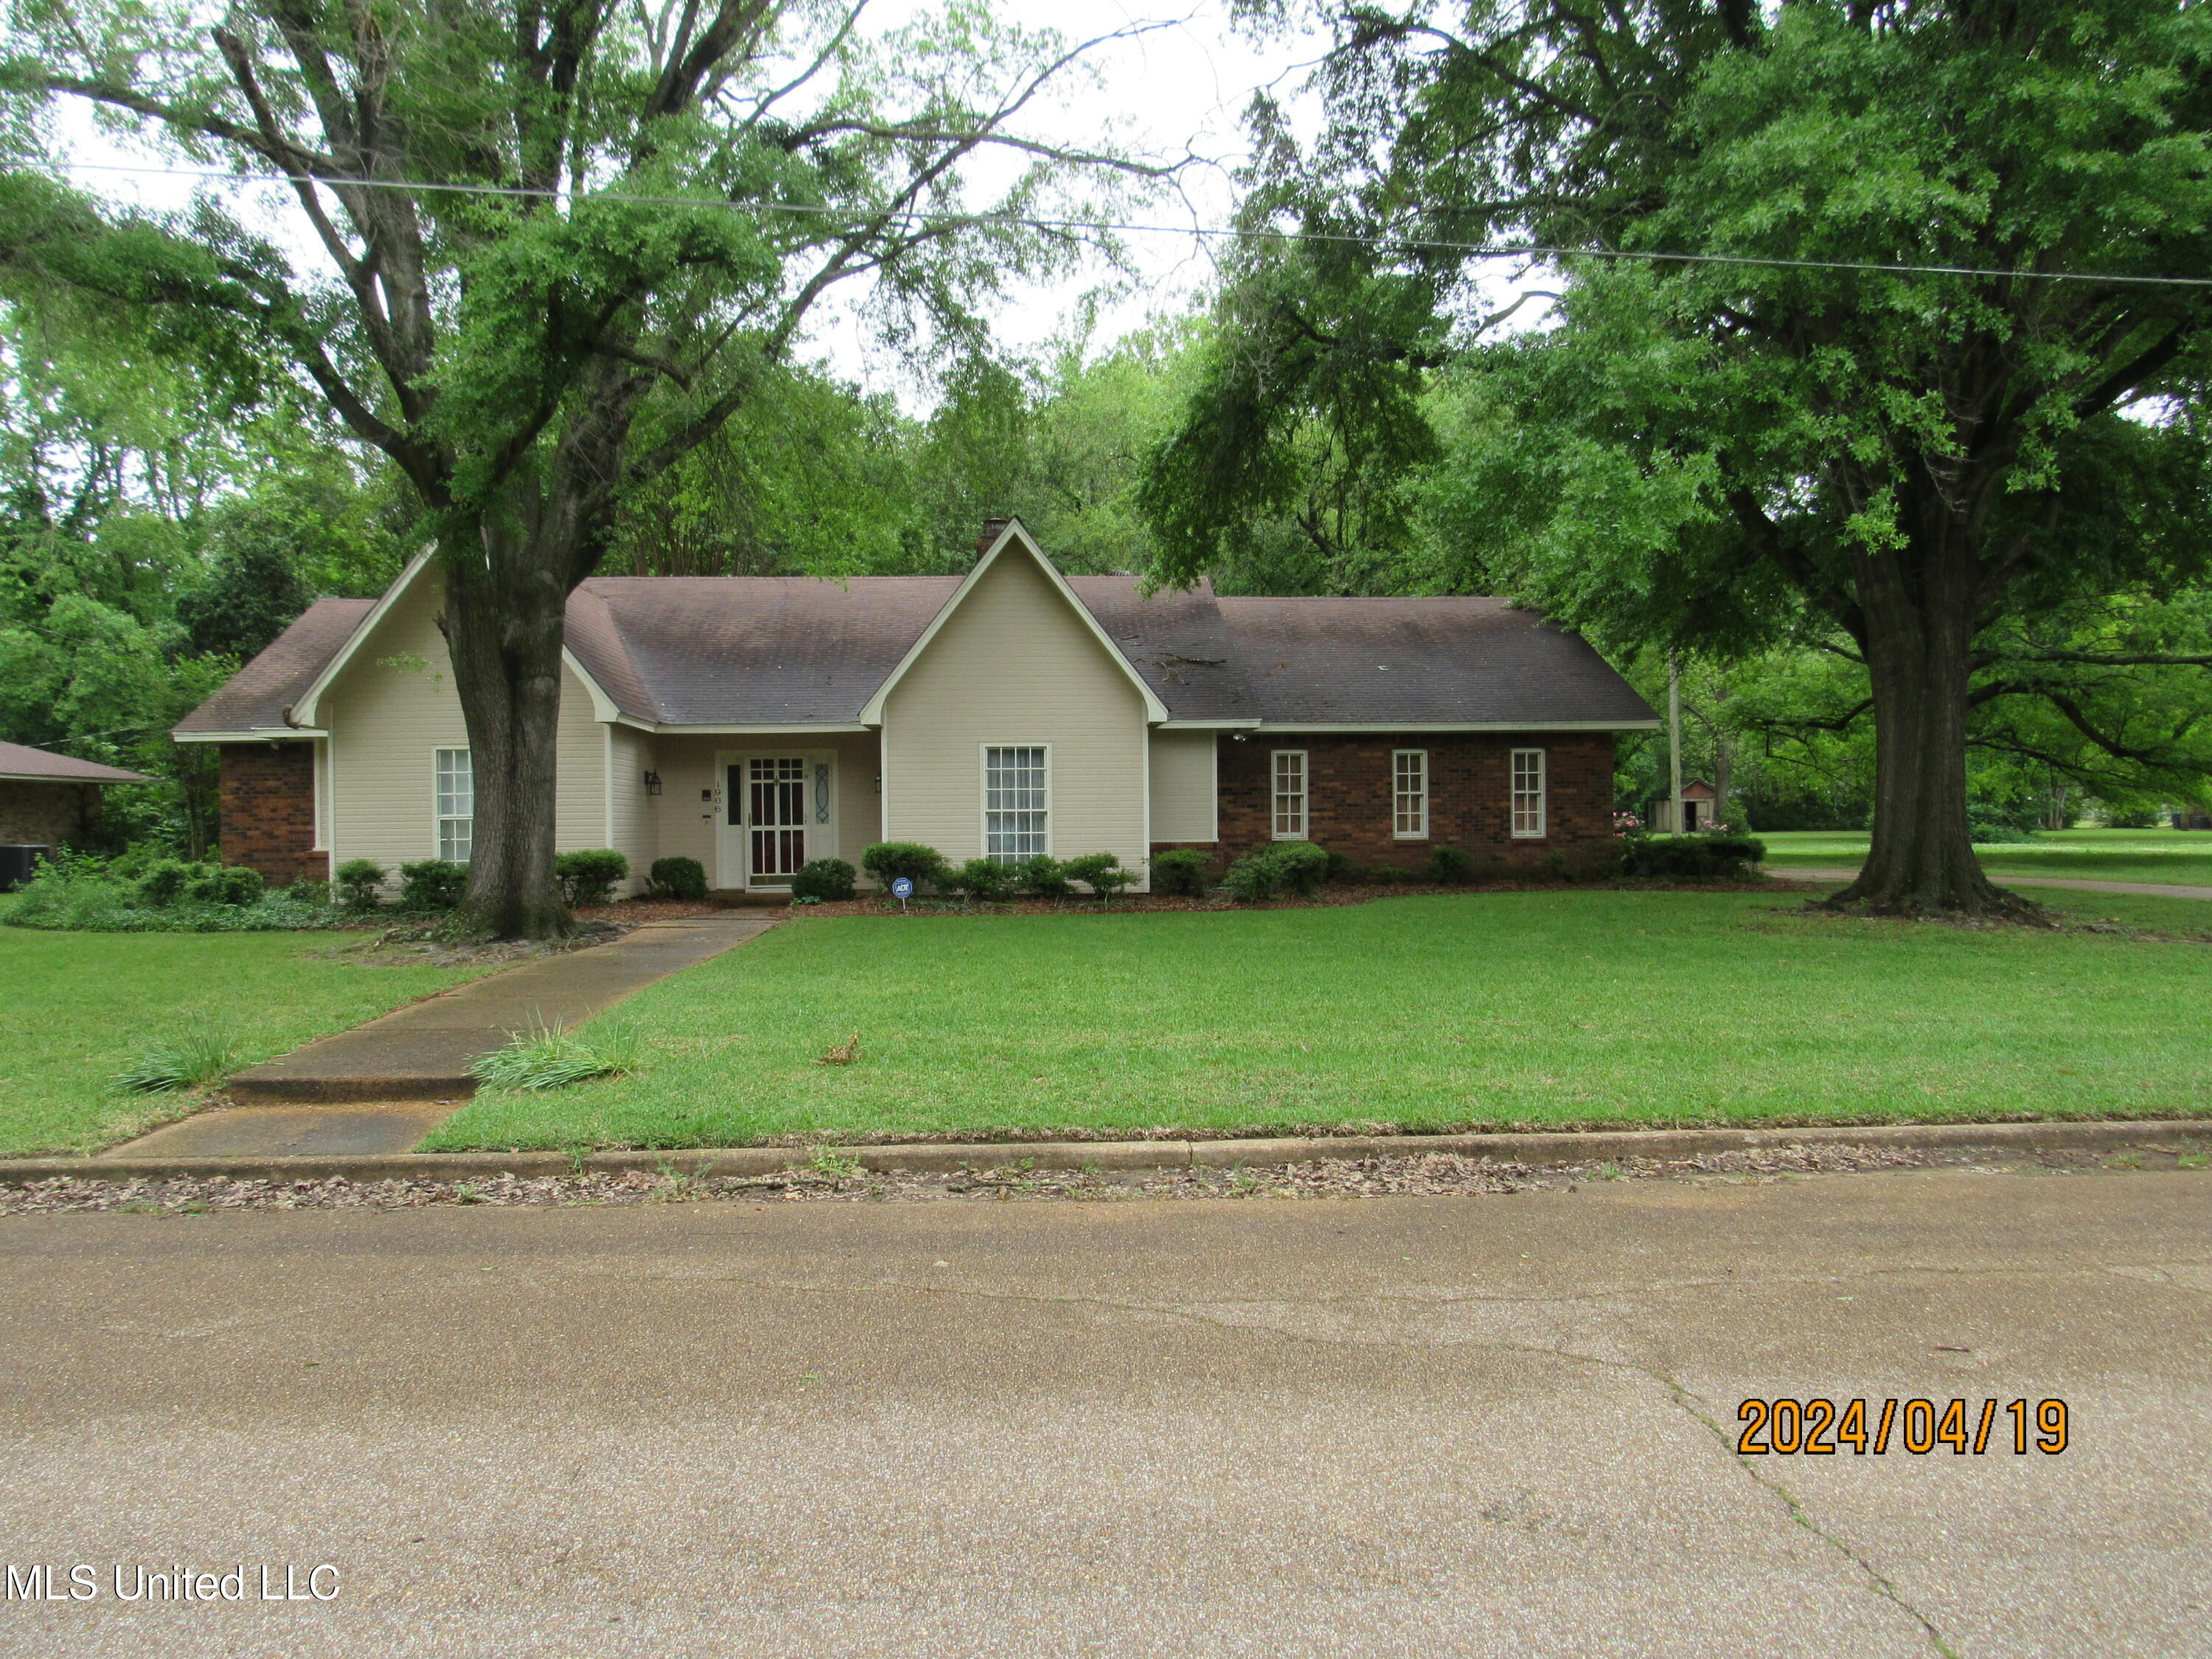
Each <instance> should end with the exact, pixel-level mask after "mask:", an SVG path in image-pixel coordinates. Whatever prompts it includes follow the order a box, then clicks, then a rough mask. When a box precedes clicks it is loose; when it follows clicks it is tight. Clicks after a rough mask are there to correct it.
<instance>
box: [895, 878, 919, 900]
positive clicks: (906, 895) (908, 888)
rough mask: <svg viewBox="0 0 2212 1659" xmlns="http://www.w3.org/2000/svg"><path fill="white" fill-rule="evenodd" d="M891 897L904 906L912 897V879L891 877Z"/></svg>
mask: <svg viewBox="0 0 2212 1659" xmlns="http://www.w3.org/2000/svg"><path fill="white" fill-rule="evenodd" d="M891 896H892V897H893V898H895V899H896V900H897V901H898V902H900V903H901V904H904V903H905V902H907V901H908V899H910V898H912V897H913V896H914V878H913V877H911V876H894V877H892V878H891Z"/></svg>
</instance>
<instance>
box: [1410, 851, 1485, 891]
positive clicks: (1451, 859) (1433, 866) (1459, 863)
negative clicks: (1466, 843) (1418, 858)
mask: <svg viewBox="0 0 2212 1659" xmlns="http://www.w3.org/2000/svg"><path fill="white" fill-rule="evenodd" d="M1421 878H1422V879H1423V880H1424V881H1432V882H1436V883H1437V884H1440V885H1442V886H1446V887H1456V886H1459V885H1460V884H1462V883H1463V882H1469V881H1473V880H1474V854H1472V853H1469V852H1468V850H1467V848H1464V847H1438V848H1433V849H1432V850H1431V852H1430V854H1429V856H1428V857H1427V859H1426V860H1424V861H1423V863H1422V865H1421Z"/></svg>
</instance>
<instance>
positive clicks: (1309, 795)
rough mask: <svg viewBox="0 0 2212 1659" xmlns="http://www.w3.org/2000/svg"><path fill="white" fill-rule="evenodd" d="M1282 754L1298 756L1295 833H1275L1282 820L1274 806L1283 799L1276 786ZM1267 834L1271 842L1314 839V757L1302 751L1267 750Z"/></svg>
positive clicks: (1281, 830)
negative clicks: (1279, 821) (1278, 822)
mask: <svg viewBox="0 0 2212 1659" xmlns="http://www.w3.org/2000/svg"><path fill="white" fill-rule="evenodd" d="M1285 755H1296V756H1297V757H1298V827H1297V829H1296V830H1295V831H1292V830H1285V829H1276V828H1275V824H1276V822H1277V820H1278V819H1279V817H1281V814H1280V812H1279V811H1277V809H1276V805H1275V803H1276V802H1277V801H1278V800H1279V799H1282V796H1281V792H1280V789H1279V774H1278V773H1277V771H1276V766H1277V763H1279V761H1280V760H1281V758H1282V757H1284V756H1285ZM1267 834H1268V836H1269V838H1270V839H1272V840H1274V841H1311V840H1312V839H1313V758H1312V757H1311V756H1310V754H1309V753H1308V752H1307V751H1306V750H1303V749H1270V750H1268V751H1267Z"/></svg>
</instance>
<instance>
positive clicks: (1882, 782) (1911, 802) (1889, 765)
mask: <svg viewBox="0 0 2212 1659" xmlns="http://www.w3.org/2000/svg"><path fill="white" fill-rule="evenodd" d="M1916 555H1917V556H1916ZM1858 574H1859V583H1858V586H1859V596H1860V609H1861V612H1862V615H1863V617H1864V619H1865V621H1864V626H1865V646H1866V660H1867V673H1868V677H1869V679H1870V680H1871V682H1872V690H1873V693H1874V715H1875V807H1874V844H1873V846H1872V847H1871V848H1869V851H1868V854H1867V860H1866V865H1865V867H1864V868H1863V869H1862V870H1861V871H1860V872H1859V878H1858V879H1857V881H1855V882H1853V883H1852V884H1850V886H1849V887H1846V888H1845V889H1844V890H1843V891H1842V892H1840V893H1838V894H1837V895H1836V896H1834V897H1833V898H1832V899H1830V900H1829V901H1828V902H1829V903H1830V904H1831V905H1833V906H1836V907H1838V908H1854V909H1863V910H1870V911H1875V912H1878V913H1881V914H1887V915H1943V914H1950V915H1960V914H1963V915H1984V914H1989V913H1991V912H1999V911H2012V910H2017V909H2023V908H2030V907H2025V906H2022V905H2021V904H2020V902H2019V901H2017V900H2015V898H2014V897H2013V896H2011V895H2010V894H2008V893H2005V892H2003V891H2002V890H1999V889H1998V888H1996V887H1995V886H1992V885H1991V884H1990V879H1989V878H1988V877H1987V876H1985V875H1984V874H1983V873H1982V866H1981V860H1979V859H1978V858H1977V857H1976V856H1975V855H1974V847H1973V842H1972V839H1971V837H1970V836H1969V833H1968V830H1967V825H1966V692H1967V680H1968V677H1969V672H1970V668H1969V650H1970V647H1971V645H1972V639H1973V633H1974V603H1973V590H1972V582H1971V580H1970V575H1969V568H1968V561H1967V560H1966V557H1965V556H1963V555H1962V554H1960V553H1958V552H1956V551H1954V550H1948V549H1945V548H1941V547H1939V548H1937V549H1935V550H1929V551H1927V552H1923V551H1922V550H1920V549H1918V548H1907V549H1904V550H1899V551H1898V552H1896V553H1894V554H1890V555H1887V556H1869V557H1867V558H1865V559H1864V560H1863V562H1862V563H1861V567H1860V570H1859V573H1858Z"/></svg>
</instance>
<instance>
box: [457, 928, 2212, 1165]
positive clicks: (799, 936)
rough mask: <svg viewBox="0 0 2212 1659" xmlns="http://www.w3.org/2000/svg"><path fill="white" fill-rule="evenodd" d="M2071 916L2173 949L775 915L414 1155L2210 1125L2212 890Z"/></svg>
mask: <svg viewBox="0 0 2212 1659" xmlns="http://www.w3.org/2000/svg"><path fill="white" fill-rule="evenodd" d="M2069 901H2070V902H2073V905H2072V908H2075V909H2076V910H2077V911H2081V912H2086V913H2087V914H2090V915H2103V916H2116V917H2119V918H2120V919H2122V920H2123V921H2126V922H2128V923H2129V924H2130V926H2132V927H2140V928H2159V929H2162V930H2168V931H2173V932H2188V933H2193V934H2195V935H2197V937H2196V938H2193V939H2190V940H2188V941H2187V942H2159V941H2155V940H2146V939H2140V938H2132V937H2128V936H2125V935H2105V934H2092V933H2033V932H2027V931H2021V930H2015V929H1999V930H1990V931H1981V930H1975V929H1968V928H1958V927H1945V926H1942V925H1932V924H1914V923H1907V922H1887V921H1863V920H1856V919H1847V918H1841V917H1808V916H1807V915H1803V914H1802V902H1803V901H1802V897H1801V896H1796V895H1792V896H1788V897H1781V896H1769V895H1765V894H1741V893H1732V894H1711V895H1707V894H1690V893H1680V892H1623V891H1613V890H1565V891H1559V892H1536V893H1499V894H1473V895H1468V896H1458V897H1418V898H1416V897H1408V898H1397V899H1388V900H1383V901H1379V902H1375V903H1372V904H1366V905H1359V906H1352V907H1346V908H1328V909H1295V910H1293V909H1285V910H1274V911H1261V912H1233V913H1223V912H1214V913H1195V914H1153V915H1127V914H1125V915H1103V916H1069V915H1055V916H981V917H975V918H957V919H946V920H921V919H916V920H912V921H902V920H899V919H896V918H887V919H882V920H878V919H873V918H855V919H851V920H838V921H799V922H794V923H793V924H792V925H790V926H787V927H781V928H779V929H777V930H776V931H775V932H774V933H769V934H768V935H766V936H765V937H763V938H762V939H759V940H757V942H755V943H753V944H750V945H745V946H744V947H742V948H741V949H739V950H737V951H732V952H731V953H729V954H728V955H726V956H724V957H719V958H717V959H715V960H714V961H713V962H710V963H705V964H703V965H702V966H700V967H697V968H694V969H690V970H689V971H688V972H686V973H684V974H681V975H677V976H676V977H674V978H671V979H669V980H666V981H663V982H661V983H660V984H659V985H656V986H653V987H650V988H648V989H647V990H646V991H644V992H641V994H639V995H637V996H636V997H635V998H634V999H632V1000H630V1001H629V1002H628V1003H626V1004H624V1005H623V1007H622V1008H621V1009H620V1010H619V1011H617V1012H615V1013H613V1014H611V1015H609V1016H605V1018H617V1019H626V1020H630V1021H633V1022H635V1023H636V1024H638V1025H639V1026H640V1027H641V1030H642V1032H643V1034H644V1036H645V1037H646V1040H647V1043H646V1048H647V1054H648V1056H649V1058H648V1060H647V1065H646V1066H645V1068H644V1069H643V1070H641V1072H640V1073H639V1074H638V1075H636V1076H635V1077H633V1078H629V1079H618V1080H613V1081H610V1082H605V1083H599V1084H592V1085H585V1086H583V1087H580V1088H576V1089H571V1090H568V1091H563V1092H559V1093H555V1094H551V1095H545V1096H520V1095H512V1094H508V1095H485V1096H482V1097H478V1099H477V1101H476V1102H475V1103H473V1104H471V1105H470V1106H469V1107H467V1108H466V1109H464V1110H463V1111H461V1112H460V1113H459V1115H457V1116H455V1117H454V1118H453V1119H452V1120H451V1121H448V1122H447V1124H446V1125H445V1126H444V1127H441V1129H440V1130H439V1131H438V1132H437V1133H436V1134H435V1135H434V1136H433V1137H432V1138H431V1139H430V1140H429V1141H428V1143H426V1145H428V1146H434V1147H440V1148H460V1147H506V1146H514V1147H530V1146H568V1147H580V1146H606V1145H612V1146H729V1145H735V1144H741V1143H744V1142H748V1141H754V1140H758V1139H766V1138H769V1137H773V1136H779V1135H794V1134H795V1135H805V1136H811V1135H823V1136H836V1135H844V1134H858V1133H888V1134H891V1135H899V1134H909V1133H923V1132H930V1133H944V1132H951V1133H958V1134H975V1135H994V1134H1004V1133H1008V1132H1012V1131H1028V1132H1037V1131H1044V1132H1049V1131H1053V1130H1057V1129H1064V1128H1067V1127H1084V1128H1086V1129H1091V1130H1103V1131H1131V1130H1139V1129H1149V1128H1153V1127H1167V1126H1182V1127H1194V1128H1196V1127H1203V1128H1206V1129H1209V1130H1213V1131H1221V1130H1229V1129H1237V1130H1244V1131H1265V1130H1268V1129H1275V1128H1281V1127H1290V1126H1294V1125H1302V1124H1320V1123H1336V1122H1343V1121H1385V1122H1395V1123H1397V1124H1400V1125H1402V1126H1404V1127H1407V1128H1436V1127H1444V1126H1449V1125H1455V1124H1490V1125H1507V1124H1534V1125H1570V1124H1583V1125H1595V1124H1675V1123H1685V1124H1687V1123H1731V1122H1743V1121H1785V1122H1811V1121H1832V1120H1840V1121H1863V1120H1869V1119H1873V1120H1883V1119H1904V1118H1966V1117H1990V1116H2011V1115H2035V1116H2044V1115H2049V1116H2090V1115H2136V1116H2142V1115H2181V1114H2188V1113H2203V1112H2207V1111H2212V1045H2208V1044H2207V1043H2206V1042H2205V1040H2204V1026H2203V1011H2204V1008H2205V1006H2206V999H2207V996H2208V994H2212V943H2207V942H2205V941H2204V939H2203V935H2205V934H2206V933H2212V905H2208V904H2205V903H2203V902H2195V901H2186V900H2153V899H2122V898H2106V897H2102V896H2094V897H2093V896H2087V895H2073V894H2069V895H2065V896H2064V897H2063V900H2062V901H2061V902H2069ZM854 1031H858V1032H859V1033H860V1037H861V1042H862V1045H863V1054H862V1056H861V1058H860V1061H859V1063H858V1064H856V1065H854V1066H849V1067H843V1068H836V1067H829V1066H817V1065H816V1064H814V1063H813V1061H814V1060H815V1057H816V1056H817V1055H819V1054H822V1053H823V1050H825V1049H826V1048H829V1047H830V1046H831V1045H832V1044H835V1043H839V1042H843V1041H844V1040H845V1038H846V1037H847V1036H848V1035H849V1034H850V1033H852V1032H854Z"/></svg>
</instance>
